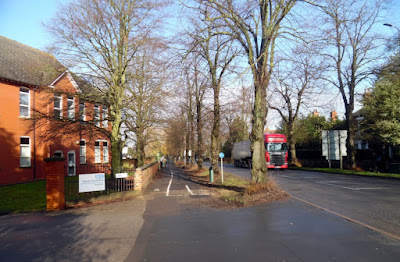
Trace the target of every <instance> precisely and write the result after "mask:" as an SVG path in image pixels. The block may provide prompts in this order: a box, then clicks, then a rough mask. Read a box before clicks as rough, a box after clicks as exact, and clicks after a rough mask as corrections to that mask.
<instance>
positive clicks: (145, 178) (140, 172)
mask: <svg viewBox="0 0 400 262" xmlns="http://www.w3.org/2000/svg"><path fill="white" fill-rule="evenodd" d="M158 168H159V162H158V161H155V162H153V163H150V164H148V165H145V166H143V167H138V168H136V171H135V176H134V177H135V178H134V184H135V190H138V191H142V190H144V189H145V188H146V187H147V185H148V184H149V183H150V181H151V180H152V179H153V176H154V175H155V174H156V173H157V171H158Z"/></svg>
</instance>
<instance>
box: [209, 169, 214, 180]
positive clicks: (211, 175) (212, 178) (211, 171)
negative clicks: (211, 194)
mask: <svg viewBox="0 0 400 262" xmlns="http://www.w3.org/2000/svg"><path fill="white" fill-rule="evenodd" d="M209 172H210V182H211V183H214V170H213V166H212V165H211V166H210V169H209Z"/></svg>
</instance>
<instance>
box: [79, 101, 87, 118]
mask: <svg viewBox="0 0 400 262" xmlns="http://www.w3.org/2000/svg"><path fill="white" fill-rule="evenodd" d="M82 105H83V107H81V106H82ZM81 109H83V110H81ZM79 120H80V121H83V122H85V121H86V105H85V102H79Z"/></svg>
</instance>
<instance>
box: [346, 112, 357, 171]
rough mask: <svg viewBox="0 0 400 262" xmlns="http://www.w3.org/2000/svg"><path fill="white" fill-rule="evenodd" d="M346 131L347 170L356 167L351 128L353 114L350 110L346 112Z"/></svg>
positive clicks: (352, 129) (352, 128) (352, 130)
mask: <svg viewBox="0 0 400 262" xmlns="http://www.w3.org/2000/svg"><path fill="white" fill-rule="evenodd" d="M346 129H347V141H346V148H347V163H348V168H355V167H356V150H355V148H354V134H355V132H354V126H353V113H352V111H351V110H346Z"/></svg>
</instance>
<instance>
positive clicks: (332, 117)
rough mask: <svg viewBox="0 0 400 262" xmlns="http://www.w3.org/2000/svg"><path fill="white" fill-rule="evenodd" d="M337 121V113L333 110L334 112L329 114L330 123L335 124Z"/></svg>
mask: <svg viewBox="0 0 400 262" xmlns="http://www.w3.org/2000/svg"><path fill="white" fill-rule="evenodd" d="M337 120H338V116H337V112H336V111H335V109H334V110H332V112H331V121H332V122H335V121H337Z"/></svg>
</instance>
